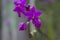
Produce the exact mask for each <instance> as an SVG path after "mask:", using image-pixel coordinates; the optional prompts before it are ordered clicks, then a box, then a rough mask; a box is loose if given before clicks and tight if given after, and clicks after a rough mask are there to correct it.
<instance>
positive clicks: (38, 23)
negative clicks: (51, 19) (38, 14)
mask: <svg viewBox="0 0 60 40" xmlns="http://www.w3.org/2000/svg"><path fill="white" fill-rule="evenodd" d="M32 22H33V24H34V25H35V27H36V28H37V29H39V28H40V27H41V25H42V22H41V21H40V20H39V19H34V20H32Z"/></svg>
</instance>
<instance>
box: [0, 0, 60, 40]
mask: <svg viewBox="0 0 60 40" xmlns="http://www.w3.org/2000/svg"><path fill="white" fill-rule="evenodd" d="M14 1H15V0H0V25H2V26H0V40H60V0H27V3H28V2H29V3H30V4H31V6H33V5H34V6H36V8H37V9H38V10H41V11H42V12H43V14H42V16H41V17H40V20H41V21H42V23H43V24H42V27H41V28H40V30H41V32H42V33H41V32H38V31H36V29H34V28H33V24H31V23H30V26H31V27H30V29H31V30H30V33H31V34H30V35H29V33H28V31H19V30H18V24H19V22H22V21H25V19H24V18H25V17H24V16H23V15H22V19H21V18H18V16H17V13H15V12H13V9H14V4H13V2H14ZM31 35H32V36H31Z"/></svg>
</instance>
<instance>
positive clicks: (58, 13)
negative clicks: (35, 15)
mask: <svg viewBox="0 0 60 40" xmlns="http://www.w3.org/2000/svg"><path fill="white" fill-rule="evenodd" d="M36 7H37V9H39V10H42V12H43V14H42V16H41V17H40V19H41V20H42V22H43V25H42V27H41V30H42V31H43V32H45V33H47V35H48V36H49V38H47V39H46V37H44V38H43V37H42V40H60V31H59V30H60V1H59V0H54V2H52V3H49V2H48V3H47V4H44V3H43V1H42V0H36ZM43 36H44V35H43Z"/></svg>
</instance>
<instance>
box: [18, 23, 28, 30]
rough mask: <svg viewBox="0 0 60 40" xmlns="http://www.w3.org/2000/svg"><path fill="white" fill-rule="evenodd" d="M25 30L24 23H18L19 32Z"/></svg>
mask: <svg viewBox="0 0 60 40" xmlns="http://www.w3.org/2000/svg"><path fill="white" fill-rule="evenodd" d="M21 30H27V25H26V24H25V23H24V22H21V23H19V31H21Z"/></svg>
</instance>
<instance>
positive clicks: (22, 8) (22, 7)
mask: <svg viewBox="0 0 60 40" xmlns="http://www.w3.org/2000/svg"><path fill="white" fill-rule="evenodd" d="M25 3H26V0H20V1H16V2H14V4H15V6H16V7H15V8H14V10H13V11H15V12H17V14H18V17H21V13H23V14H24V11H25Z"/></svg>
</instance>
